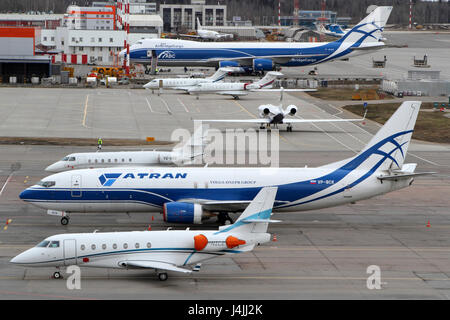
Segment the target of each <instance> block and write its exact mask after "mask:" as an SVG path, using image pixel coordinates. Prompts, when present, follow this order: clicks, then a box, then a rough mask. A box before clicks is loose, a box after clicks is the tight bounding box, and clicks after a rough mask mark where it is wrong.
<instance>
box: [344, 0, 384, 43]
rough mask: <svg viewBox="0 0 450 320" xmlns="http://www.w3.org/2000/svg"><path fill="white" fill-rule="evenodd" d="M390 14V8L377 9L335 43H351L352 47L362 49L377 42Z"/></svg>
mask: <svg viewBox="0 0 450 320" xmlns="http://www.w3.org/2000/svg"><path fill="white" fill-rule="evenodd" d="M391 12H392V7H389V6H383V7H377V8H376V9H375V10H373V11H372V12H371V13H370V14H369V15H368V16H367V17H365V18H364V19H363V20H362V21H361V22H360V23H358V24H357V25H356V26H354V27H353V28H352V29H351V30H350V31H348V32H347V33H346V34H345V35H344V36H343V37H342V38H341V39H339V40H337V41H338V42H344V41H345V42H351V43H352V47H362V46H363V45H364V44H370V43H377V42H379V41H380V40H381V39H382V32H383V29H384V26H385V25H386V23H387V20H388V19H389V16H390V14H391Z"/></svg>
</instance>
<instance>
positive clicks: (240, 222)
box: [219, 187, 279, 234]
mask: <svg viewBox="0 0 450 320" xmlns="http://www.w3.org/2000/svg"><path fill="white" fill-rule="evenodd" d="M277 191H278V187H264V188H262V189H261V190H260V191H259V192H258V194H257V195H256V197H255V198H254V199H253V200H252V202H251V203H250V204H249V205H248V206H247V208H246V209H245V210H244V212H243V213H242V214H241V215H240V217H239V218H238V219H237V220H236V221H235V222H234V223H233V224H232V225H230V226H222V227H220V229H219V233H224V232H237V233H241V234H242V233H266V232H267V227H268V225H269V223H270V222H279V221H276V220H270V216H271V215H272V208H273V204H274V202H275V197H276V195H277Z"/></svg>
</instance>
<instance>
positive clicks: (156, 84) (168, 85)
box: [143, 68, 232, 91]
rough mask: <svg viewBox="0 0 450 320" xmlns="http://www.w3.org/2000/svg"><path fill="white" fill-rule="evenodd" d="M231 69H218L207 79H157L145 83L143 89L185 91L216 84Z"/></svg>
mask: <svg viewBox="0 0 450 320" xmlns="http://www.w3.org/2000/svg"><path fill="white" fill-rule="evenodd" d="M231 71H232V70H231V69H227V68H219V69H218V70H217V71H216V72H215V73H214V74H213V75H212V76H210V77H208V78H157V79H153V80H152V81H150V82H148V83H146V84H145V85H144V86H143V87H144V88H145V89H159V88H161V89H163V88H164V89H175V90H184V91H187V90H189V88H191V87H192V86H196V85H198V84H200V83H217V82H219V81H222V80H223V79H224V78H225V76H226V75H227V73H228V72H231Z"/></svg>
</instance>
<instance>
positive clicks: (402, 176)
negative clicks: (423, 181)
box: [377, 171, 436, 180]
mask: <svg viewBox="0 0 450 320" xmlns="http://www.w3.org/2000/svg"><path fill="white" fill-rule="evenodd" d="M434 173H436V172H417V173H409V172H402V171H399V172H398V173H394V174H388V175H381V176H379V177H377V178H378V179H379V180H398V179H405V178H411V177H415V176H424V175H429V174H434Z"/></svg>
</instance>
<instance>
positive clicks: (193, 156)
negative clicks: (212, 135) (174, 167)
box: [172, 122, 209, 164]
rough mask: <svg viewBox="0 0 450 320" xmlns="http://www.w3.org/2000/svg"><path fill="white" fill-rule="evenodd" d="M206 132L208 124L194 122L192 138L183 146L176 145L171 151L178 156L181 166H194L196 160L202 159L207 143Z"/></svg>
mask: <svg viewBox="0 0 450 320" xmlns="http://www.w3.org/2000/svg"><path fill="white" fill-rule="evenodd" d="M208 132H209V125H208V124H204V123H202V122H195V130H194V133H193V134H192V136H191V137H190V138H189V139H188V140H187V142H186V143H185V144H184V145H176V146H175V147H174V148H173V150H172V151H173V152H177V153H178V154H179V161H180V162H182V163H183V164H194V163H196V160H197V159H200V160H201V159H203V154H204V149H205V147H206V145H207V143H208V141H207V138H208ZM200 163H201V162H200Z"/></svg>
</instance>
